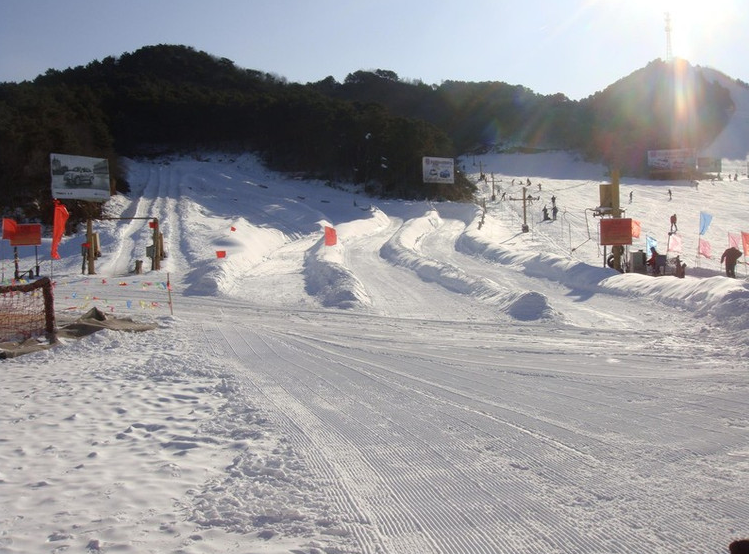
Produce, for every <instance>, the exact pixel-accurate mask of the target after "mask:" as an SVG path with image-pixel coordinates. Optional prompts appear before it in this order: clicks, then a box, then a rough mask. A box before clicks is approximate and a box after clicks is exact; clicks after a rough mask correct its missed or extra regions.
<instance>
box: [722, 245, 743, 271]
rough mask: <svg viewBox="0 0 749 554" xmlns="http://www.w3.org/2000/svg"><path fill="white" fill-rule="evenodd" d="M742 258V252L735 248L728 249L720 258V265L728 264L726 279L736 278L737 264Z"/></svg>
mask: <svg viewBox="0 0 749 554" xmlns="http://www.w3.org/2000/svg"><path fill="white" fill-rule="evenodd" d="M740 257H741V250H739V249H738V248H736V247H735V246H731V247H730V248H726V250H725V251H724V252H723V255H722V256H721V257H720V263H723V262H724V261H725V263H726V277H734V278H735V277H736V262H737V261H738V260H739V258H740Z"/></svg>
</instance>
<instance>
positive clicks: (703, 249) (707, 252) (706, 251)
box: [697, 238, 713, 258]
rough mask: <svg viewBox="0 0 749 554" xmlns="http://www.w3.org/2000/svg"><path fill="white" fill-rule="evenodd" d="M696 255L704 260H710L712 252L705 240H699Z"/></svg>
mask: <svg viewBox="0 0 749 554" xmlns="http://www.w3.org/2000/svg"><path fill="white" fill-rule="evenodd" d="M697 253H698V254H699V255H701V256H704V257H705V258H712V256H713V250H712V248H710V243H709V242H708V241H706V240H705V239H703V238H700V239H699V244H698V245H697Z"/></svg>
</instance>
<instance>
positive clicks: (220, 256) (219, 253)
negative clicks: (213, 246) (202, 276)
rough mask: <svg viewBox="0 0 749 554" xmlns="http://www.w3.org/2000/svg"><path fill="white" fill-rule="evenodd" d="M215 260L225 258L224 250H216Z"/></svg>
mask: <svg viewBox="0 0 749 554" xmlns="http://www.w3.org/2000/svg"><path fill="white" fill-rule="evenodd" d="M216 257H217V258H226V250H216Z"/></svg>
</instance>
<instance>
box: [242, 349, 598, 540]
mask: <svg viewBox="0 0 749 554" xmlns="http://www.w3.org/2000/svg"><path fill="white" fill-rule="evenodd" d="M240 336H241V335H240ZM263 341H264V342H265V343H266V344H267V339H263ZM232 344H234V343H233V342H232ZM274 351H275V350H274V349H272V348H270V349H269V352H274ZM255 355H258V353H257V352H255ZM276 355H277V354H276ZM300 369H304V368H301V367H300ZM313 376H314V373H313ZM313 379H319V377H317V376H314V377H313ZM286 386H297V387H302V389H303V390H301V391H298V392H297V394H296V395H295V396H294V397H295V399H296V401H297V402H298V401H299V400H300V399H302V398H305V397H307V393H308V392H309V390H312V388H313V387H311V386H310V385H309V384H306V385H301V384H300V383H299V374H297V375H296V376H295V378H294V379H293V380H292V381H291V382H290V383H287V384H286V385H285V387H286ZM286 392H288V393H289V394H291V392H289V391H286ZM278 393H279V391H278V390H275V391H274V398H275V397H276V396H275V395H276V394H278ZM329 395H330V392H328V393H327V394H326V397H329ZM370 409H371V408H370V407H367V408H366V409H364V410H363V413H362V414H360V416H359V417H358V418H357V417H355V418H354V425H355V427H354V428H351V429H347V431H348V432H347V433H346V434H345V437H346V439H347V440H354V439H356V441H357V442H359V443H362V444H365V443H366V442H369V443H372V444H373V445H377V441H372V439H369V438H366V437H364V438H362V437H361V436H359V431H358V430H357V429H361V428H363V429H366V430H367V432H368V433H372V434H373V435H374V436H375V437H376V438H377V437H379V435H378V432H377V429H374V428H372V427H371V426H370V425H367V424H364V423H363V419H364V418H366V417H367V415H368V410H370ZM297 415H298V416H299V417H301V416H302V415H303V414H297ZM334 415H335V414H334ZM377 415H378V416H379V417H383V416H382V414H377ZM384 419H385V421H387V422H388V423H389V424H391V425H393V426H395V427H397V428H398V429H399V430H400V432H401V433H400V434H403V435H407V436H408V440H405V439H401V442H399V443H397V445H394V442H395V437H394V436H392V435H388V436H387V438H380V442H381V443H382V445H381V446H383V447H386V448H384V449H382V450H384V452H389V458H388V463H389V465H390V466H391V467H393V468H396V469H397V468H410V469H411V470H412V476H414V475H415V477H418V478H419V479H420V481H419V483H420V485H419V486H416V487H413V486H409V485H410V484H411V483H410V481H406V480H405V479H404V477H403V476H401V475H400V473H399V472H398V471H394V472H390V473H387V472H385V473H383V474H381V476H380V477H381V478H382V479H386V480H388V481H389V482H390V483H391V485H390V486H391V487H394V489H393V493H392V494H394V495H395V497H396V500H397V504H401V503H403V502H406V503H407V504H406V505H405V506H400V507H399V506H392V507H391V509H390V510H388V505H387V504H384V503H383V502H384V500H383V502H380V503H377V498H375V499H374V500H371V503H372V505H373V506H377V509H376V513H377V514H379V516H381V517H382V519H383V521H382V522H380V523H381V525H382V528H383V529H384V531H385V532H386V534H387V535H388V536H390V537H391V542H392V536H393V535H394V534H395V533H398V532H399V533H401V534H403V533H404V532H405V533H407V535H409V536H410V535H412V534H413V533H414V531H415V530H418V529H421V530H422V532H429V533H430V534H433V535H434V539H433V540H438V541H439V547H438V548H437V549H436V550H435V551H436V552H456V553H457V552H477V553H478V552H501V551H504V550H503V544H504V543H503V542H499V543H498V542H497V537H502V535H503V534H505V538H506V533H507V532H508V530H509V528H510V527H512V526H513V525H514V526H517V525H518V523H517V522H519V521H520V522H522V521H524V520H525V519H526V518H525V517H524V514H520V513H516V512H515V511H514V509H513V508H512V503H511V502H507V501H503V499H506V498H512V497H513V495H514V494H516V491H515V490H514V489H515V488H516V487H517V486H518V485H517V483H512V482H510V483H508V484H507V485H506V486H504V487H499V488H496V486H495V487H493V488H492V489H491V490H490V489H489V488H488V487H487V486H485V485H484V484H482V483H480V479H479V478H478V477H477V476H475V475H472V476H471V477H469V478H468V485H466V484H465V483H463V481H464V480H465V479H464V478H460V481H461V486H455V485H452V484H451V483H452V482H451V480H447V481H445V480H442V481H440V483H441V485H442V486H443V487H446V488H444V489H441V490H440V489H435V488H434V486H428V485H427V486H426V490H427V491H428V492H425V487H424V484H425V483H429V482H430V481H431V480H432V479H433V478H434V477H435V475H433V473H436V474H437V475H440V474H449V473H450V472H453V473H454V472H455V471H456V469H455V468H456V466H457V468H458V470H459V471H460V473H461V474H464V473H466V471H471V468H472V466H474V465H475V460H474V459H467V458H466V456H465V455H464V454H463V453H461V452H460V451H456V450H455V449H446V450H445V451H439V450H438V449H434V448H432V447H431V445H432V443H433V442H438V441H433V440H424V439H421V440H419V439H418V438H417V437H415V436H413V435H412V434H410V433H408V432H407V431H406V430H405V429H404V426H403V425H402V424H396V423H395V421H394V420H392V419H389V418H386V417H385V418H384ZM344 423H345V422H339V427H338V428H341V429H343V428H346V427H345V426H344ZM421 425H424V423H423V422H422V424H421ZM435 436H436V435H435ZM320 438H323V437H320ZM362 441H365V442H362ZM313 442H315V443H317V442H318V441H316V440H315V441H313ZM414 445H416V446H414ZM356 448H357V450H358V451H359V452H360V453H362V454H363V455H366V454H367V451H366V449H364V448H363V447H362V446H358V447H356ZM369 450H371V451H372V455H374V456H375V458H376V459H375V460H374V461H379V462H380V463H381V461H382V459H381V454H382V452H381V449H380V448H376V449H374V450H373V449H372V447H370V449H369ZM333 452H334V453H335V452H339V449H335V450H334V451H333ZM424 452H430V453H431V455H429V456H424V455H423V453H424ZM396 453H399V454H398V455H396ZM456 457H460V458H461V460H459V462H460V463H456V461H455V458H456ZM469 458H470V457H469ZM336 463H337V464H338V467H339V471H340V470H342V466H341V465H340V459H336ZM434 467H437V468H439V469H438V470H436V472H435V470H434V469H433V468H434ZM414 468H415V470H414ZM420 468H427V469H429V471H426V469H420ZM500 469H501V468H500ZM344 471H345V473H346V474H347V475H348V476H349V478H350V477H352V476H353V477H354V478H355V476H356V472H355V471H352V470H345V469H344ZM453 477H454V478H457V476H456V475H453ZM466 487H468V488H466ZM531 492H532V491H531ZM477 494H478V495H480V497H481V498H480V499H476V495H477ZM453 497H455V498H458V499H459V501H457V502H453V504H454V505H451V502H452V498H453ZM435 499H438V500H439V501H438V502H437V505H435ZM444 506H447V507H448V509H447V511H446V509H445V508H444ZM467 506H473V507H474V508H473V509H471V510H470V511H469V512H468V513H465V512H464V513H461V510H466V507H467ZM498 507H501V508H502V509H501V510H499V509H498ZM397 508H399V509H397ZM414 512H416V513H418V514H419V516H420V519H419V521H418V522H417V523H416V524H414V525H411V526H407V527H404V526H403V522H404V515H405V514H410V513H414ZM534 512H535V513H536V519H537V521H538V523H537V525H539V526H541V527H542V529H543V531H542V532H541V535H542V536H544V537H546V540H549V537H552V536H554V535H557V536H562V537H564V541H563V542H565V543H568V544H569V542H570V541H572V542H575V543H577V544H578V546H581V547H582V546H583V545H585V544H586V543H587V542H588V541H589V540H590V539H589V538H588V536H587V535H585V536H581V535H578V534H577V533H575V532H574V531H573V530H571V529H569V528H566V526H565V525H563V524H562V525H561V528H560V523H562V522H559V521H557V518H556V517H550V515H549V513H548V512H546V513H545V512H544V506H543V503H539V505H538V506H537V508H536V509H535V510H534ZM389 514H392V515H389ZM391 520H392V521H391ZM398 521H400V522H401V525H400V527H399V526H398V525H397V522H398ZM476 522H479V523H480V524H481V525H480V527H479V528H477V527H476V525H475V524H476ZM456 529H459V531H458V532H455V531H456ZM538 531H539V529H536V530H533V531H528V530H527V529H524V528H523V527H518V528H517V529H514V530H513V531H512V532H511V533H510V534H511V535H512V536H514V537H516V538H517V540H519V541H521V542H522V543H523V544H526V545H527V544H532V543H533V542H534V537H536V535H537V534H538ZM566 535H569V536H566ZM424 546H425V545H421V547H419V549H418V551H419V552H425V551H426V550H424ZM413 547H414V545H413V544H412V543H411V542H409V543H408V545H407V548H406V549H405V550H400V549H398V548H396V549H395V550H393V552H411V551H414V550H413ZM510 551H512V550H510Z"/></svg>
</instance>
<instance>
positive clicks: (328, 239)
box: [325, 227, 338, 246]
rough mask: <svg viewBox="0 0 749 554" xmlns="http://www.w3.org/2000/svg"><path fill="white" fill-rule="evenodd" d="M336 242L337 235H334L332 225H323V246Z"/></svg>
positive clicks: (332, 244) (333, 244)
mask: <svg viewBox="0 0 749 554" xmlns="http://www.w3.org/2000/svg"><path fill="white" fill-rule="evenodd" d="M336 242H338V236H337V235H336V232H335V229H333V227H325V246H335V244H336Z"/></svg>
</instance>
